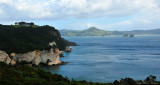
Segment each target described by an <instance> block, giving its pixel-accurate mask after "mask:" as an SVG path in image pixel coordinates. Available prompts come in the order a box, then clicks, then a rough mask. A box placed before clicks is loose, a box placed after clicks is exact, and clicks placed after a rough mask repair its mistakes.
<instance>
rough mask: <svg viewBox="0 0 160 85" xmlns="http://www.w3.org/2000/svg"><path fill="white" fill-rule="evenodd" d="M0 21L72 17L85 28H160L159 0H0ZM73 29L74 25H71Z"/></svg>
mask: <svg viewBox="0 0 160 85" xmlns="http://www.w3.org/2000/svg"><path fill="white" fill-rule="evenodd" d="M0 15H1V16H0V22H7V21H8V22H11V21H21V20H24V21H27V20H30V21H34V20H52V21H53V20H55V21H56V20H66V21H67V20H70V19H73V18H74V19H76V20H77V22H75V23H71V24H72V25H68V26H70V27H71V28H72V27H76V26H77V25H79V26H81V27H80V28H81V29H84V28H85V27H87V26H97V27H100V28H103V29H110V30H119V29H121V30H125V29H129V28H130V29H139V28H146V29H149V27H152V28H153V27H155V28H157V27H160V26H159V23H160V20H158V19H159V16H160V0H0ZM105 17H110V18H127V17H133V18H131V19H128V20H120V21H119V22H117V21H116V22H113V23H105V24H104V23H102V24H101V23H100V22H94V21H93V22H87V20H86V21H85V22H78V20H80V19H97V18H98V19H103V20H105V19H106V18H105ZM72 29H73V28H72Z"/></svg>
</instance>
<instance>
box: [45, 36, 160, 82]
mask: <svg viewBox="0 0 160 85" xmlns="http://www.w3.org/2000/svg"><path fill="white" fill-rule="evenodd" d="M64 38H65V39H67V40H70V41H73V42H76V43H78V44H79V45H80V46H75V47H72V48H73V51H72V52H71V53H64V56H65V57H64V58H61V60H62V61H65V62H69V63H68V64H66V65H61V66H53V67H43V68H44V69H45V70H47V71H49V72H51V73H53V74H54V73H58V74H61V75H63V76H64V77H65V76H67V77H68V78H69V79H72V78H74V79H76V80H87V81H93V82H113V81H114V80H120V79H121V78H126V77H131V78H133V79H135V80H138V79H141V80H144V79H145V78H146V77H147V76H149V75H155V76H157V80H160V36H136V37H135V38H123V37H64Z"/></svg>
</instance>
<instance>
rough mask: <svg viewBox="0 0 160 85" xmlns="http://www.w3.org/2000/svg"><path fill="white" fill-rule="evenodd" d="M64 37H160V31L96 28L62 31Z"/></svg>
mask: <svg viewBox="0 0 160 85" xmlns="http://www.w3.org/2000/svg"><path fill="white" fill-rule="evenodd" d="M60 33H61V34H62V36H109V35H125V34H134V35H160V29H152V30H133V31H106V30H101V29H98V28H96V27H90V28H88V29H86V30H66V29H63V30H60Z"/></svg>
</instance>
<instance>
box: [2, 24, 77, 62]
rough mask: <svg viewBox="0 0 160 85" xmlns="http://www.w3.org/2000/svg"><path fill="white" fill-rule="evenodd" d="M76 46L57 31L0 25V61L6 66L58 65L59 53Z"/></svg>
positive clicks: (46, 28) (45, 28)
mask: <svg viewBox="0 0 160 85" xmlns="http://www.w3.org/2000/svg"><path fill="white" fill-rule="evenodd" d="M70 45H76V43H73V42H69V41H67V40H65V39H63V38H62V37H61V35H60V33H59V31H58V30H57V29H55V28H54V27H51V26H48V25H45V26H38V25H33V26H25V25H0V61H3V62H6V63H7V64H11V65H14V64H33V65H39V64H45V65H55V64H60V63H61V61H60V60H59V54H60V53H61V52H59V50H60V51H65V50H66V47H68V46H70Z"/></svg>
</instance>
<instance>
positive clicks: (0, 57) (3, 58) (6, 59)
mask: <svg viewBox="0 0 160 85" xmlns="http://www.w3.org/2000/svg"><path fill="white" fill-rule="evenodd" d="M0 61H1V62H5V63H6V64H8V65H9V64H10V65H15V64H16V61H14V60H12V59H10V57H9V55H8V54H7V53H6V52H4V51H0Z"/></svg>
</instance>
